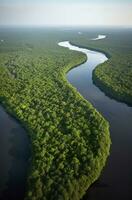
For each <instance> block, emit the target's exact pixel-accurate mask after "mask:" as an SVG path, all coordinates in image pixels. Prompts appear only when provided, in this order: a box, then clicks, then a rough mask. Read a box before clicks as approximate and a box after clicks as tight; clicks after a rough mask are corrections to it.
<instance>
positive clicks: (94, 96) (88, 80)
mask: <svg viewBox="0 0 132 200" xmlns="http://www.w3.org/2000/svg"><path fill="white" fill-rule="evenodd" d="M78 46H79V45H78ZM78 46H77V47H78ZM75 47H76V46H75ZM86 50H87V49H86ZM88 55H89V59H88V62H86V64H83V65H80V66H79V67H77V68H75V69H72V70H71V71H69V73H68V75H67V79H68V81H69V82H70V84H71V85H73V86H74V87H75V88H76V89H77V90H78V91H79V93H81V95H82V96H83V98H85V99H87V100H88V102H89V101H90V102H91V103H92V104H93V106H94V107H95V108H96V109H97V110H98V111H99V112H100V113H102V115H103V116H104V117H105V118H106V119H107V120H108V121H109V123H110V130H111V131H110V132H111V139H112V148H111V153H110V156H109V159H108V163H107V165H106V166H105V168H104V170H103V173H102V175H101V176H100V178H99V179H98V180H97V182H96V183H95V184H93V186H91V187H90V188H89V190H88V192H87V193H86V195H85V196H84V198H83V199H85V200H87V199H89V200H90V199H91V200H92V199H97V200H105V199H108V200H111V199H121V198H122V197H123V199H127V200H128V199H131V198H130V196H131V194H130V193H129V185H130V179H129V178H128V174H129V173H131V169H132V168H131V166H132V161H131V160H130V153H131V149H132V147H131V142H130V141H131V135H130V132H131V130H132V125H131V119H132V118H131V117H132V109H131V107H129V106H128V105H127V104H125V103H121V102H119V101H116V100H114V99H111V98H109V96H106V95H105V93H104V92H102V91H101V90H100V89H99V88H98V87H96V85H95V84H93V80H92V72H93V70H94V69H95V68H96V66H97V62H96V54H94V53H92V52H90V51H89V54H88ZM92 58H94V59H95V60H94V61H93V62H92V60H91V59H92ZM97 58H98V52H97ZM90 60H91V61H90ZM95 64H96V66H95ZM92 65H94V67H92ZM98 66H99V65H98ZM89 73H90V76H89ZM121 149H122V153H121V152H120V150H121ZM121 155H122V156H121ZM125 155H128V156H127V157H126V156H125ZM128 162H129V166H128V164H127V163H128ZM121 165H123V166H124V168H122V169H120V166H121ZM119 169H120V170H119ZM121 181H122V182H123V183H122V184H120V183H121ZM105 185H107V187H105ZM119 188H120V190H121V192H120V193H118V190H119ZM102 195H103V196H102Z"/></svg>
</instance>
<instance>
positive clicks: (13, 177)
mask: <svg viewBox="0 0 132 200" xmlns="http://www.w3.org/2000/svg"><path fill="white" fill-rule="evenodd" d="M29 157H30V143H29V138H28V136H27V133H26V131H25V130H24V128H23V127H22V126H21V125H20V123H19V122H18V121H16V120H15V119H14V118H13V117H11V116H10V115H9V114H8V113H7V112H6V111H5V109H4V108H3V107H1V106H0V200H9V199H10V200H22V199H24V193H25V185H26V177H27V170H28V167H29Z"/></svg>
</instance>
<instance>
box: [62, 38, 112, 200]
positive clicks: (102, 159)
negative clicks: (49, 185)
mask: <svg viewBox="0 0 132 200" xmlns="http://www.w3.org/2000/svg"><path fill="white" fill-rule="evenodd" d="M66 42H67V41H66ZM62 43H63V42H62ZM69 44H70V45H72V44H71V42H69ZM58 45H60V44H59V43H58ZM60 46H62V47H65V46H63V45H60ZM75 47H78V46H75ZM79 48H80V47H79ZM70 50H72V49H70ZM80 52H81V53H83V54H85V53H84V52H82V51H80ZM85 55H86V56H87V54H85ZM87 61H88V57H87V59H86V61H84V64H85V63H87ZM82 64H83V63H81V64H79V65H77V66H74V67H72V68H70V69H68V70H64V76H65V74H68V72H70V71H71V70H72V69H73V70H74V69H76V68H77V67H80V66H81V65H82ZM63 78H65V77H63ZM63 81H64V80H63ZM66 81H67V83H68V85H69V86H70V88H71V89H73V90H74V91H75V90H76V88H75V87H74V86H73V85H72V84H71V83H70V82H69V81H68V80H66ZM75 92H76V91H75ZM76 95H79V96H80V97H81V98H82V99H83V100H85V101H86V103H87V104H91V102H90V101H88V100H87V99H85V98H84V97H83V95H82V94H81V93H80V92H78V91H77V94H76ZM92 107H93V108H94V109H95V111H96V112H97V114H99V115H100V116H101V117H102V118H104V117H103V116H102V115H101V113H100V112H99V111H98V110H96V108H95V107H94V106H93V105H92ZM104 120H105V119H104ZM107 124H108V122H107ZM107 128H108V130H107V134H106V138H107V139H108V137H109V144H107V145H106V146H105V147H104V148H103V149H100V150H101V154H100V157H99V158H98V159H99V160H98V161H97V160H96V159H97V158H95V160H94V162H95V163H96V164H95V166H97V165H98V167H99V168H98V170H97V171H98V172H97V171H96V172H95V171H94V168H93V171H92V172H91V174H90V175H89V176H88V178H89V177H92V179H90V180H89V184H88V185H87V186H85V187H84V193H83V195H82V196H80V199H82V198H83V197H84V195H85V194H86V191H87V190H88V189H89V188H90V186H91V185H92V184H93V183H94V182H95V181H96V180H98V178H99V177H100V175H101V172H102V170H103V169H104V167H105V164H106V161H107V157H108V155H109V153H108V152H109V150H110V145H111V139H110V133H109V125H108V127H107ZM100 142H102V141H100ZM106 152H107V153H106ZM104 155H105V156H106V155H107V156H106V157H105V156H104ZM82 183H83V182H82Z"/></svg>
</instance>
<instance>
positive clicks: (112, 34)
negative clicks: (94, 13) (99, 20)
mask: <svg viewBox="0 0 132 200" xmlns="http://www.w3.org/2000/svg"><path fill="white" fill-rule="evenodd" d="M100 33H102V34H106V39H103V40H96V41H94V40H90V39H92V38H94V37H96V36H97V35H98V34H100ZM98 34H97V30H95V31H90V32H89V31H86V30H84V32H83V34H82V35H80V36H78V37H75V38H73V39H72V43H73V44H75V45H79V46H82V47H85V48H91V49H95V50H99V51H101V52H104V53H105V54H106V55H107V56H108V57H109V58H110V59H109V60H108V61H107V62H105V63H103V64H101V65H99V66H98V67H96V68H95V70H94V71H93V81H94V83H95V84H96V85H97V86H99V87H100V89H102V90H103V91H104V92H105V93H106V94H107V95H109V96H111V97H112V98H114V99H117V100H119V101H123V102H126V103H127V104H129V105H132V29H130V28H128V29H113V30H112V29H109V30H108V29H105V30H103V31H102V30H101V29H99V30H98Z"/></svg>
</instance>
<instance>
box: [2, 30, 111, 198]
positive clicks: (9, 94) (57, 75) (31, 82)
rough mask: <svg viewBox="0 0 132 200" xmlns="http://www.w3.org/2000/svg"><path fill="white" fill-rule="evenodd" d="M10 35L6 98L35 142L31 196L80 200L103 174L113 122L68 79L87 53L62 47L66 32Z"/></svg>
mask: <svg viewBox="0 0 132 200" xmlns="http://www.w3.org/2000/svg"><path fill="white" fill-rule="evenodd" d="M2 33H3V32H2ZM2 33H0V34H2ZM4 37H5V38H6V42H5V43H3V44H2V45H1V46H0V52H1V53H0V83H1V85H0V100H1V102H2V104H3V105H4V106H5V107H6V108H7V109H8V111H9V112H10V113H12V114H13V115H14V116H16V118H18V119H19V120H20V121H21V122H22V123H23V125H24V126H25V127H26V128H27V131H28V133H29V136H30V139H31V142H32V161H31V167H30V170H29V176H28V181H27V182H28V183H27V193H26V196H25V199H27V200H28V199H30V200H41V199H43V200H44V199H45V200H52V199H53V200H55V199H56V200H62V199H65V200H68V199H72V200H73V199H75V200H79V199H81V198H82V196H83V195H84V194H85V192H86V190H87V189H88V187H89V186H90V185H91V184H92V183H93V182H94V181H95V180H96V179H97V178H98V177H99V175H100V172H101V170H102V168H103V167H104V165H105V162H106V158H107V156H108V154H109V148H110V137H109V124H108V122H107V121H106V120H105V119H104V118H103V117H102V116H101V115H100V114H99V113H98V112H97V111H96V110H95V108H93V106H92V105H91V104H90V103H89V102H87V101H86V100H85V99H84V98H83V97H82V96H81V95H80V94H79V93H78V92H77V91H76V89H75V88H73V87H72V86H71V85H70V84H69V83H68V82H67V80H66V77H65V74H66V72H67V71H68V70H69V69H71V68H72V67H74V66H77V65H79V64H81V63H82V62H84V61H85V60H86V56H85V55H84V54H82V53H80V52H74V51H69V50H68V49H66V48H61V47H59V46H58V45H57V43H58V42H59V41H60V40H61V38H62V39H63V37H66V35H65V34H64V33H63V36H62V35H61V34H60V35H59V34H58V32H56V31H54V32H53V31H48V30H43V31H42V30H38V31H36V30H34V32H32V34H30V31H26V30H25V31H22V30H21V31H20V30H16V32H15V31H13V34H11V33H10V32H9V31H8V33H7V32H5V33H4ZM29 48H30V49H31V51H29Z"/></svg>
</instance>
